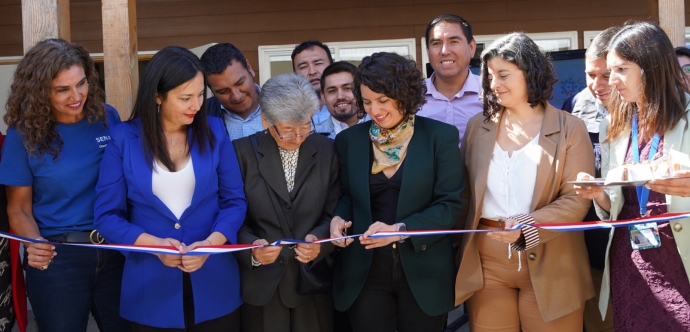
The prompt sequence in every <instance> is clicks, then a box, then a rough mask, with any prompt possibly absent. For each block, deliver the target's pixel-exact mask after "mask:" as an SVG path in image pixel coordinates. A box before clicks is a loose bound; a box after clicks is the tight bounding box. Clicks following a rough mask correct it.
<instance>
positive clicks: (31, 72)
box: [3, 39, 107, 160]
mask: <svg viewBox="0 0 690 332" xmlns="http://www.w3.org/2000/svg"><path fill="white" fill-rule="evenodd" d="M74 65H77V66H80V67H82V68H83V69H84V74H85V75H86V79H87V82H88V84H89V92H88V95H87V97H86V101H85V102H84V109H83V112H86V114H85V117H86V119H87V121H88V122H89V123H94V122H102V123H103V124H106V125H107V120H106V116H105V108H104V106H103V99H104V94H103V90H101V88H100V87H99V86H98V75H97V73H96V67H95V66H94V63H93V60H92V59H91V57H90V56H89V52H88V51H86V49H84V47H82V46H81V45H78V44H75V43H70V42H67V41H65V40H63V39H46V40H43V41H41V42H40V43H38V44H36V46H34V47H32V48H31V49H30V50H29V51H28V52H27V53H26V55H24V58H22V60H21V61H20V62H19V64H18V65H17V69H16V71H15V72H14V80H13V81H12V86H11V88H10V95H9V97H8V98H7V104H6V106H5V109H6V110H7V114H5V116H4V118H3V119H4V120H5V123H7V125H8V126H9V127H13V128H14V129H15V130H17V132H18V133H19V134H20V135H22V137H23V138H24V148H25V149H26V151H27V152H28V154H29V155H32V156H37V157H39V158H43V157H44V156H45V154H46V153H47V154H51V155H53V160H58V159H59V155H60V151H62V145H63V142H62V139H61V138H60V135H59V134H58V133H57V131H56V127H57V120H56V118H55V115H53V112H52V108H53V107H52V104H51V98H50V97H51V92H52V82H53V80H54V79H55V78H56V77H57V76H58V74H59V73H60V72H61V71H63V70H67V69H69V68H71V67H72V66H74Z"/></svg>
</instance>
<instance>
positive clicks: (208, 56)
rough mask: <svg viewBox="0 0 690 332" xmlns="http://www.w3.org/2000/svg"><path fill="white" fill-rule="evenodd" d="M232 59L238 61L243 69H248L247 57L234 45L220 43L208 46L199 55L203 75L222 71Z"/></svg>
mask: <svg viewBox="0 0 690 332" xmlns="http://www.w3.org/2000/svg"><path fill="white" fill-rule="evenodd" d="M233 60H234V61H237V62H239V63H240V64H241V65H242V67H244V69H246V70H249V67H248V66H247V59H246V58H245V57H244V55H243V54H242V52H240V50H239V49H238V48H237V47H235V45H233V44H230V43H220V44H215V45H213V46H211V47H209V48H208V49H207V50H206V52H204V54H202V55H201V64H202V65H203V66H204V75H206V76H208V75H215V74H220V73H222V72H224V71H225V69H226V68H228V66H230V64H231V63H232V61H233Z"/></svg>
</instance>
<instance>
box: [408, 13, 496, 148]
mask: <svg viewBox="0 0 690 332" xmlns="http://www.w3.org/2000/svg"><path fill="white" fill-rule="evenodd" d="M476 46H477V44H476V42H475V41H474V37H472V27H471V26H470V24H469V22H467V21H466V20H465V19H463V18H462V17H460V16H457V15H453V14H443V15H439V16H437V17H436V18H434V19H433V20H432V21H431V22H430V23H429V25H427V28H426V51H427V54H428V56H429V63H430V64H431V67H432V68H433V69H434V73H433V74H432V75H431V77H429V78H428V79H427V80H426V87H427V92H426V94H425V95H424V97H425V98H426V101H427V102H426V104H424V106H422V109H421V110H420V111H419V112H418V113H417V115H420V116H425V117H428V118H432V119H436V120H439V121H441V122H445V123H448V124H451V125H453V126H455V127H457V128H458V131H460V143H461V144H462V138H463V136H464V135H465V127H467V121H468V120H469V119H470V118H471V117H473V116H474V115H475V114H477V113H480V112H482V110H483V109H484V108H483V106H482V103H481V101H480V100H479V91H480V90H481V85H480V84H479V77H478V76H477V75H474V74H472V73H471V72H470V60H471V59H472V57H474V52H475V50H476Z"/></svg>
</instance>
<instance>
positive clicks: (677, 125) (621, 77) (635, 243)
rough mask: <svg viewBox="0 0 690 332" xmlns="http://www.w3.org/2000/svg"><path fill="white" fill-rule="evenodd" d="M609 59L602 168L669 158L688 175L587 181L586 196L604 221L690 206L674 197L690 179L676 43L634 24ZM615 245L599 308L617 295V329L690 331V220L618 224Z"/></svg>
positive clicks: (651, 27)
mask: <svg viewBox="0 0 690 332" xmlns="http://www.w3.org/2000/svg"><path fill="white" fill-rule="evenodd" d="M606 62H607V65H608V67H609V68H610V69H611V76H610V78H609V82H610V84H611V85H612V86H614V87H615V89H613V91H612V92H611V93H612V96H611V100H612V103H611V105H610V106H609V116H607V118H606V121H603V122H602V127H601V128H602V129H601V131H600V141H601V142H603V143H602V144H601V157H602V163H601V170H602V174H606V173H607V172H608V171H609V170H612V169H614V168H617V167H619V166H621V165H623V164H624V163H633V162H636V163H640V162H647V161H649V162H655V161H660V160H669V161H670V162H672V163H674V164H676V165H678V166H680V167H681V168H682V169H683V170H681V171H679V172H676V176H683V177H685V178H680V179H678V178H676V179H661V180H656V181H653V182H652V183H648V184H647V185H646V186H637V187H635V186H622V187H621V186H617V187H609V188H606V189H604V188H603V187H583V188H579V189H578V190H579V192H580V194H581V195H582V196H583V197H586V198H590V199H592V198H593V199H594V202H595V203H596V204H595V207H596V209H597V214H599V216H600V217H601V218H602V219H610V220H624V219H632V218H639V217H640V216H653V215H659V214H663V213H666V212H688V211H690V198H687V197H679V196H675V195H679V194H682V191H677V190H675V189H676V188H678V187H680V186H679V185H678V183H683V182H685V186H687V185H688V184H687V180H688V178H687V176H688V168H690V159H689V158H688V156H689V155H690V144H688V142H689V141H690V129H688V120H689V119H688V110H690V107H689V106H688V103H689V102H690V95H688V94H687V93H686V88H685V86H684V82H685V81H684V77H683V73H682V71H681V68H680V66H679V65H678V61H677V60H676V56H675V53H674V52H673V46H672V44H671V41H670V40H669V39H668V37H667V36H666V34H665V33H664V31H663V30H662V29H661V28H660V27H659V26H657V25H655V24H651V23H645V22H640V23H634V24H629V25H626V26H624V27H623V28H622V29H621V30H620V32H618V33H617V34H616V35H615V36H614V37H613V38H612V40H611V42H610V43H609V46H608V54H607V56H606ZM589 174H592V173H589ZM587 177H590V176H589V175H588V174H581V175H580V178H583V179H584V178H587ZM681 186H682V185H681ZM649 188H651V190H650V189H649ZM664 194H666V195H664ZM609 246H610V249H609V253H610V254H609V257H607V261H606V272H605V273H604V276H608V275H610V278H605V279H604V280H603V283H602V286H601V287H602V291H601V298H600V305H599V307H600V308H606V303H607V302H608V301H609V294H610V298H611V300H612V305H613V320H614V326H615V329H616V331H644V330H648V331H652V330H654V331H688V330H690V282H689V281H688V276H689V275H690V219H680V220H674V221H671V222H669V223H661V224H656V223H648V224H641V225H635V226H630V227H622V228H617V229H616V230H615V233H614V235H613V238H612V240H611V241H610V244H609ZM608 271H610V274H609V273H608Z"/></svg>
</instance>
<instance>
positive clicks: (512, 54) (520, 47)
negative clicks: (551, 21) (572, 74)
mask: <svg viewBox="0 0 690 332" xmlns="http://www.w3.org/2000/svg"><path fill="white" fill-rule="evenodd" d="M493 57H500V58H502V59H503V60H506V61H508V62H510V63H512V64H514V65H516V66H517V67H518V68H519V69H520V70H522V73H523V74H524V75H525V80H526V81H527V82H526V83H527V103H529V106H530V107H532V108H535V107H537V106H538V105H541V106H546V105H547V104H548V101H549V99H551V95H552V93H553V86H554V84H556V82H557V81H558V79H557V78H556V71H555V69H554V68H553V63H551V60H550V59H549V57H548V56H547V55H546V54H544V53H543V52H542V51H541V50H540V49H539V46H537V44H536V43H535V42H534V41H533V40H532V39H530V38H529V37H527V35H526V34H524V33H522V32H513V33H511V34H509V35H506V36H503V37H501V38H500V39H498V40H496V41H495V42H493V43H492V44H491V45H490V46H489V47H488V48H487V49H485V50H484V52H482V57H481V58H482V66H481V82H482V92H481V94H480V96H481V99H482V104H484V117H485V119H484V120H485V121H488V120H489V119H492V118H494V117H497V116H498V114H499V113H500V112H501V110H503V106H502V105H501V104H499V103H498V101H497V100H496V96H495V95H494V92H493V91H491V80H489V67H488V62H489V60H491V59H492V58H493Z"/></svg>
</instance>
